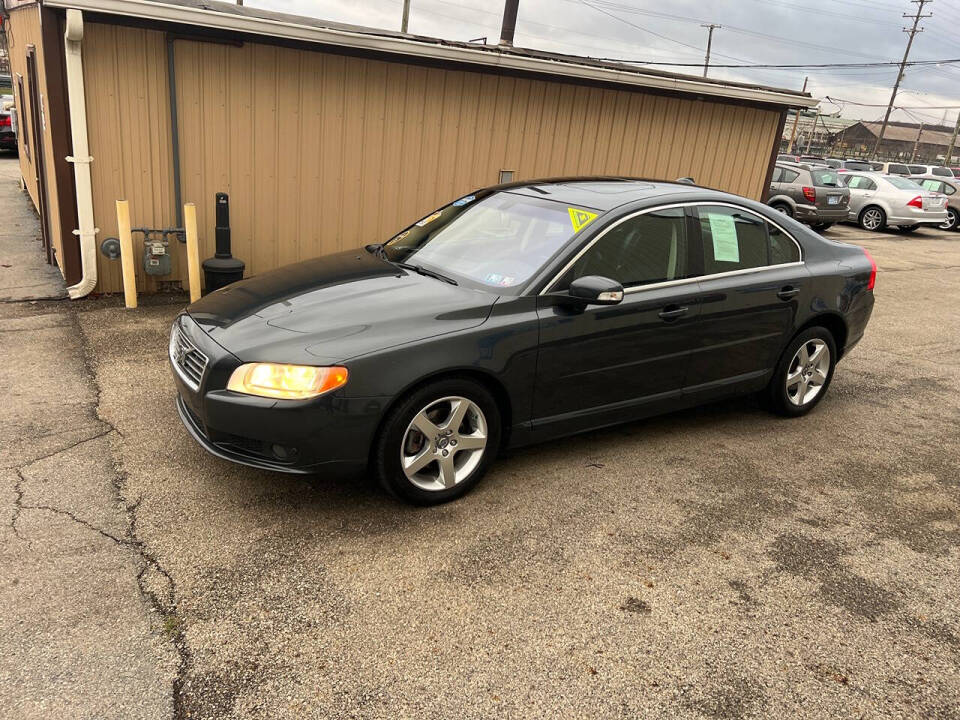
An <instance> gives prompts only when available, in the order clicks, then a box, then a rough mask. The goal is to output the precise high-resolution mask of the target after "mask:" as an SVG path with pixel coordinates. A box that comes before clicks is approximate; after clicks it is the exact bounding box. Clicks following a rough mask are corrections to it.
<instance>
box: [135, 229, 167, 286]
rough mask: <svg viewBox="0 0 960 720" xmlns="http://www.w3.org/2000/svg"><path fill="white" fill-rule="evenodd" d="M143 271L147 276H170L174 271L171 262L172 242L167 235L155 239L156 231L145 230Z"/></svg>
mask: <svg viewBox="0 0 960 720" xmlns="http://www.w3.org/2000/svg"><path fill="white" fill-rule="evenodd" d="M141 232H143V269H144V272H146V273H147V275H169V274H170V272H171V270H172V269H173V267H172V264H171V261H170V241H169V240H168V239H167V233H165V232H164V233H161V234H160V237H159V238H156V237H154V235H155V231H152V230H147V229H143V230H142V231H141Z"/></svg>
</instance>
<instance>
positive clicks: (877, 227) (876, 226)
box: [858, 205, 887, 232]
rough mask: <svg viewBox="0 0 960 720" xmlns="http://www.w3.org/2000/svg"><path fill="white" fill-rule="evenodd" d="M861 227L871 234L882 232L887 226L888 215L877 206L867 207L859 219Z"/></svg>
mask: <svg viewBox="0 0 960 720" xmlns="http://www.w3.org/2000/svg"><path fill="white" fill-rule="evenodd" d="M858 222H859V223H860V227H862V228H863V229H864V230H869V231H870V232H880V231H881V230H883V229H884V228H885V227H886V226H887V214H886V213H885V212H884V211H883V208H879V207H877V206H876V205H870V206H869V207H865V208H864V209H863V210H862V211H861V212H860V217H859V218H858Z"/></svg>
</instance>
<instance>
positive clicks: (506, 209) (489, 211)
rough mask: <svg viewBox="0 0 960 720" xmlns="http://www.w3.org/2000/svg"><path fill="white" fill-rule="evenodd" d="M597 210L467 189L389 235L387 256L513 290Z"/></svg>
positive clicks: (466, 280)
mask: <svg viewBox="0 0 960 720" xmlns="http://www.w3.org/2000/svg"><path fill="white" fill-rule="evenodd" d="M597 214H598V213H597V212H595V211H593V210H589V209H586V208H582V207H570V206H568V205H566V204H564V203H559V202H555V201H553V200H543V199H540V198H534V197H529V196H526V195H521V194H518V193H512V192H496V193H493V194H491V195H488V196H486V197H482V198H481V197H475V196H473V195H468V196H466V197H464V198H461V199H460V200H457V201H456V202H454V203H451V204H450V205H447V206H446V207H445V208H442V209H441V210H438V211H436V212H434V213H431V214H430V215H427V216H426V217H425V218H423V219H422V220H420V221H419V222H417V223H416V224H414V225H411V226H410V227H409V228H407V229H406V230H404V231H403V232H401V233H400V234H398V235H396V236H395V237H393V238H391V239H390V240H388V241H387V243H385V245H384V251H385V253H386V257H387V259H388V260H390V261H392V262H403V263H408V264H411V265H422V266H423V267H424V268H426V269H427V270H434V271H436V272H439V273H443V274H444V275H448V276H450V277H452V278H454V279H455V280H457V281H459V282H462V283H464V284H466V285H468V286H473V287H476V288H481V289H495V290H496V291H497V292H499V293H504V294H510V295H515V294H517V293H519V292H520V290H521V289H522V288H523V286H524V284H525V283H526V282H527V281H528V280H529V279H530V278H531V277H532V276H533V275H534V273H536V272H537V271H538V270H539V269H540V268H541V267H543V265H544V263H546V262H547V260H549V259H550V258H551V257H552V256H553V255H554V254H556V253H557V252H558V251H559V250H560V249H561V248H562V247H563V246H564V245H565V244H566V242H567V241H568V240H570V238H572V237H573V236H574V234H576V233H577V232H578V231H579V230H580V229H581V228H582V227H583V226H585V225H587V224H588V223H590V222H591V221H592V220H593V219H594V218H595V217H597Z"/></svg>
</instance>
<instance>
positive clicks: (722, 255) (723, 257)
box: [707, 213, 740, 262]
mask: <svg viewBox="0 0 960 720" xmlns="http://www.w3.org/2000/svg"><path fill="white" fill-rule="evenodd" d="M707 218H708V220H709V221H710V237H711V238H713V259H714V260H716V261H718V262H740V245H739V243H738V242H737V224H736V221H735V220H734V219H733V217H732V216H730V215H727V214H726V213H707Z"/></svg>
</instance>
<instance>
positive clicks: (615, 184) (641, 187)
mask: <svg viewBox="0 0 960 720" xmlns="http://www.w3.org/2000/svg"><path fill="white" fill-rule="evenodd" d="M491 189H495V190H504V191H507V192H512V193H515V194H518V195H527V196H530V197H537V198H541V199H545V200H555V201H557V202H562V203H567V204H569V205H580V206H583V207H589V208H593V209H594V210H602V211H604V212H606V211H607V210H613V209H614V208H617V207H620V206H622V205H627V204H629V203H632V202H636V201H637V200H646V199H649V198H654V197H659V196H661V195H676V194H677V193H687V192H700V193H703V192H705V191H706V192H712V193H716V196H717V198H718V199H720V198H728V197H730V196H729V195H728V194H727V193H723V192H720V191H718V190H710V189H709V188H703V187H699V186H697V185H691V184H688V183H681V182H669V181H666V180H647V179H643V178H624V177H582V178H547V179H544V180H530V181H526V182H517V183H508V184H506V185H498V186H496V187H494V188H491Z"/></svg>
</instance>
